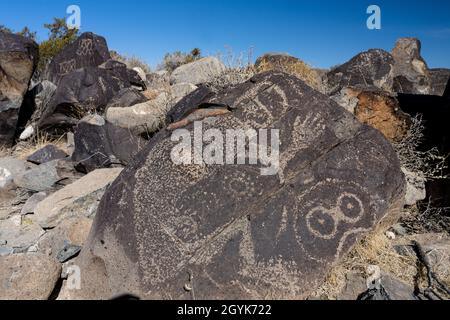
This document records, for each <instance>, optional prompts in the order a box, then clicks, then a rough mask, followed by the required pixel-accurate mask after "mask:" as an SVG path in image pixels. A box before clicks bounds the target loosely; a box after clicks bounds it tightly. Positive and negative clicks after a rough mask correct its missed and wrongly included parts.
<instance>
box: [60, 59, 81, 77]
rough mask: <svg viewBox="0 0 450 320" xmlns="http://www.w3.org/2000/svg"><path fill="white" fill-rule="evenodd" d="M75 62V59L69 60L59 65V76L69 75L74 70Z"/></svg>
mask: <svg viewBox="0 0 450 320" xmlns="http://www.w3.org/2000/svg"><path fill="white" fill-rule="evenodd" d="M76 65H77V62H76V61H75V59H71V60H69V61H64V62H61V63H60V64H59V74H60V75H62V76H63V75H66V74H69V73H71V72H72V71H74V70H75V69H76Z"/></svg>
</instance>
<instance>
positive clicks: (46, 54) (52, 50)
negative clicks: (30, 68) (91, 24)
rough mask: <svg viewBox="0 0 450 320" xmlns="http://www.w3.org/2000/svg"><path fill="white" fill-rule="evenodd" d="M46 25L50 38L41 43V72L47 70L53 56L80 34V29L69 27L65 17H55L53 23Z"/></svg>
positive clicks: (39, 68) (38, 69)
mask: <svg viewBox="0 0 450 320" xmlns="http://www.w3.org/2000/svg"><path fill="white" fill-rule="evenodd" d="M44 27H45V28H46V29H48V30H49V38H48V39H47V40H45V41H42V42H41V43H40V44H39V56H40V59H39V65H38V68H37V71H38V72H39V73H42V72H43V71H44V70H45V68H46V67H47V65H48V64H49V63H50V61H51V60H52V59H53V57H55V56H56V55H57V54H58V53H59V52H61V50H62V49H64V47H65V46H67V45H68V44H70V43H72V42H74V41H75V40H76V39H77V38H78V36H79V30H78V29H69V28H68V27H67V25H66V21H65V19H64V18H61V19H59V18H53V23H50V24H44Z"/></svg>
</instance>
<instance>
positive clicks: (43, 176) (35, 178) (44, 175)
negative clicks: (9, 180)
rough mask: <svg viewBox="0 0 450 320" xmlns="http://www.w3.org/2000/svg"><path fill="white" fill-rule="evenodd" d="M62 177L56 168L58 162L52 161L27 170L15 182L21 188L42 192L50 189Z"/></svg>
mask: <svg viewBox="0 0 450 320" xmlns="http://www.w3.org/2000/svg"><path fill="white" fill-rule="evenodd" d="M61 179H62V178H61V177H60V176H59V175H58V171H57V170H56V162H54V161H51V162H47V163H44V164H41V165H40V166H37V167H35V168H33V169H30V170H28V171H25V172H24V173H22V174H20V175H18V176H17V177H16V178H15V179H14V182H15V183H16V185H17V186H18V187H20V188H23V189H27V190H30V191H35V192H40V191H47V190H50V189H51V188H53V187H54V186H55V183H56V182H58V181H60V180H61Z"/></svg>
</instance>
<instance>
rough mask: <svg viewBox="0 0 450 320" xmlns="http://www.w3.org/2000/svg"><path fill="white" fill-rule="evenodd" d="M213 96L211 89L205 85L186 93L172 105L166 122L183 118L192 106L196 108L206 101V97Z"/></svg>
mask: <svg viewBox="0 0 450 320" xmlns="http://www.w3.org/2000/svg"><path fill="white" fill-rule="evenodd" d="M213 96H214V91H212V90H211V89H210V88H208V87H207V86H200V87H199V88H198V89H197V90H195V91H194V92H192V93H191V94H188V95H187V96H185V97H184V98H183V99H181V100H180V101H179V102H178V103H177V104H176V105H175V106H173V107H172V108H171V109H170V110H169V112H168V113H167V117H166V122H167V123H172V122H177V121H180V120H181V119H183V117H185V116H186V115H187V114H188V113H189V111H191V110H192V109H193V108H197V107H198V106H200V105H201V104H202V103H204V102H207V101H208V99H210V98H212V97H213Z"/></svg>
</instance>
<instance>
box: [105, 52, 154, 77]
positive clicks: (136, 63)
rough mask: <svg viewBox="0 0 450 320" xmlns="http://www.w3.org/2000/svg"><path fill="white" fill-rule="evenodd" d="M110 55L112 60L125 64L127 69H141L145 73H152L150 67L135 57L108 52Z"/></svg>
mask: <svg viewBox="0 0 450 320" xmlns="http://www.w3.org/2000/svg"><path fill="white" fill-rule="evenodd" d="M110 54H111V58H112V59H113V60H116V61H119V62H122V63H124V64H126V65H127V67H128V68H129V69H133V68H141V69H142V70H143V71H144V72H145V73H150V72H151V71H152V70H151V68H150V66H149V65H148V64H147V63H146V62H145V61H144V60H142V59H141V58H139V57H137V56H134V55H133V56H127V55H123V54H120V53H118V52H117V51H113V50H112V51H110Z"/></svg>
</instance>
